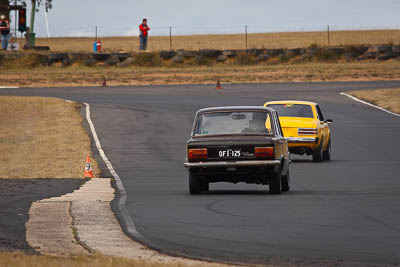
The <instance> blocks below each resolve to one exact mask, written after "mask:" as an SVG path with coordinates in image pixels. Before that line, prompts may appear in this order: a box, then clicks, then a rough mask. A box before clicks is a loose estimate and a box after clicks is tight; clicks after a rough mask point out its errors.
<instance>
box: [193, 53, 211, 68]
mask: <svg viewBox="0 0 400 267" xmlns="http://www.w3.org/2000/svg"><path fill="white" fill-rule="evenodd" d="M195 63H196V64H197V65H201V66H204V65H206V66H211V65H213V64H214V63H215V59H213V58H212V57H210V56H207V55H205V54H199V55H197V56H196V58H195Z"/></svg>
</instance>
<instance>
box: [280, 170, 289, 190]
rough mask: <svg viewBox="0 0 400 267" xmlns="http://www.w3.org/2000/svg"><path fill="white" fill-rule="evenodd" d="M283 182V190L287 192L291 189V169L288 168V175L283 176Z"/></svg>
mask: <svg viewBox="0 0 400 267" xmlns="http://www.w3.org/2000/svg"><path fill="white" fill-rule="evenodd" d="M281 184H282V191H283V192H287V191H289V190H290V172H289V169H288V170H287V173H286V175H284V176H282V178H281Z"/></svg>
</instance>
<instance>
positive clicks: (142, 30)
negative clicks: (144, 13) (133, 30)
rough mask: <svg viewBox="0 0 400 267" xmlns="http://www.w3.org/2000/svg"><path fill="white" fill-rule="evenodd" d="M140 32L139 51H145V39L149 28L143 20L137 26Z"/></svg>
mask: <svg viewBox="0 0 400 267" xmlns="http://www.w3.org/2000/svg"><path fill="white" fill-rule="evenodd" d="M139 30H140V35H139V37H140V45H139V50H147V37H148V31H150V27H149V26H148V25H147V19H143V21H142V24H140V25H139Z"/></svg>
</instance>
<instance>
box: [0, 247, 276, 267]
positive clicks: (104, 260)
mask: <svg viewBox="0 0 400 267" xmlns="http://www.w3.org/2000/svg"><path fill="white" fill-rule="evenodd" d="M0 266H7V267H21V266H23V267H42V266H58V267H84V266H96V267H136V266H137V267H189V266H190V267H201V266H209V267H229V266H231V267H233V266H234V265H227V264H219V263H210V262H196V263H195V262H193V261H190V260H189V261H188V263H185V261H184V260H182V261H176V262H156V261H145V260H135V259H125V258H119V257H111V256H103V255H99V254H97V255H90V256H86V255H80V256H75V257H69V258H66V257H55V256H42V255H27V254H24V253H22V252H1V251H0ZM268 266H272V265H268Z"/></svg>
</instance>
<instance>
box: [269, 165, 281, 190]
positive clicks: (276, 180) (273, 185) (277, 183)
mask: <svg viewBox="0 0 400 267" xmlns="http://www.w3.org/2000/svg"><path fill="white" fill-rule="evenodd" d="M281 179H282V178H281V170H279V171H278V172H276V173H274V174H273V175H272V177H271V180H270V182H269V193H270V194H273V195H276V194H280V193H281V191H282V187H281V186H282V184H281Z"/></svg>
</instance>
